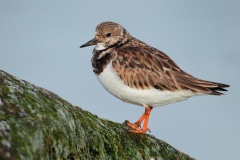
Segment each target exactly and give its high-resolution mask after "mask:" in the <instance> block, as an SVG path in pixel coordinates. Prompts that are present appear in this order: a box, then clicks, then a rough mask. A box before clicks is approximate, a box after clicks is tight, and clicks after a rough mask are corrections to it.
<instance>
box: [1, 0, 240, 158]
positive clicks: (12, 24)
mask: <svg viewBox="0 0 240 160" xmlns="http://www.w3.org/2000/svg"><path fill="white" fill-rule="evenodd" d="M239 8H240V1H238V0H202V1H193V0H186V1H179V0H172V1H163V0H158V1H157V0H153V1H137V0H132V1H126V0H122V1H110V0H104V1H93V0H88V1H87V0H72V1H57V0H51V1H48V0H41V1H28V0H22V1H19V0H8V1H6V0H2V1H0V69H1V70H4V71H6V72H8V73H10V74H13V75H15V76H17V77H19V78H21V79H24V80H27V81H29V82H30V83H33V84H35V85H37V86H40V87H43V88H46V89H48V90H50V91H52V92H55V93H56V94H58V95H59V96H61V97H62V98H64V99H65V100H67V101H69V102H70V103H72V104H73V105H77V106H80V107H82V108H83V109H85V110H88V111H90V112H92V113H93V114H96V115H98V116H99V117H101V118H105V119H109V120H111V121H115V122H119V123H122V122H124V120H126V119H128V120H130V121H132V122H135V121H136V120H137V119H138V118H139V116H141V114H142V113H143V112H144V108H142V107H139V106H135V105H131V104H127V103H124V102H122V101H120V100H118V99H117V98H115V97H113V96H112V95H110V94H109V93H108V92H107V91H106V90H105V89H104V88H103V87H102V86H101V85H100V83H99V82H98V81H97V79H96V77H95V75H94V74H93V72H92V67H91V56H92V50H93V47H88V48H83V49H80V48H79V46H80V45H82V44H84V43H85V42H87V41H88V40H90V39H92V38H93V37H94V32H95V27H96V25H97V24H99V23H100V22H103V21H114V22H117V23H119V24H121V25H122V26H124V27H125V28H126V29H127V30H128V31H129V32H130V33H131V35H133V36H134V37H136V38H138V39H140V40H142V41H144V42H146V43H148V44H150V45H152V46H153V47H156V48H158V49H160V50H162V51H163V52H165V53H166V54H168V55H169V56H170V57H171V58H172V59H173V60H174V61H175V62H176V63H177V64H178V65H179V66H180V67H181V68H182V69H183V70H185V71H187V72H188V73H190V74H192V75H193V76H196V77H199V78H202V79H206V80H210V81H215V82H221V83H226V84H229V85H231V87H230V88H229V91H228V92H226V95H224V96H200V97H194V98H191V99H189V100H187V101H184V102H180V103H175V104H171V105H167V106H164V107H159V108H155V109H154V110H153V111H152V113H151V117H150V122H149V128H150V129H151V131H152V132H151V133H149V134H151V135H153V136H155V137H157V138H159V139H161V140H164V141H166V142H167V143H169V144H171V145H172V146H174V147H175V148H177V149H179V150H180V151H182V152H185V153H187V154H189V155H190V156H192V157H194V158H196V159H199V160H200V159H202V160H213V159H218V160H226V159H239V153H240V147H239V144H240V138H239V135H240V102H239V98H240V96H239V89H240V85H239V83H240V71H239V69H240V47H239V46H240V9H239Z"/></svg>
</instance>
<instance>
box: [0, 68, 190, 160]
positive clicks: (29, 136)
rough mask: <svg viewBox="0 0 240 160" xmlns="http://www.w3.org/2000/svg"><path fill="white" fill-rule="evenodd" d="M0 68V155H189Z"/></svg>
mask: <svg viewBox="0 0 240 160" xmlns="http://www.w3.org/2000/svg"><path fill="white" fill-rule="evenodd" d="M128 130H129V128H127V127H126V126H125V125H122V124H119V123H115V122H112V121H109V120H105V119H101V118H98V117H97V116H96V115H93V114H91V113H89V112H88V111H85V110H83V109H81V108H80V107H77V106H73V105H72V104H70V103H69V102H67V101H65V100H63V99H62V98H61V97H59V96H58V95H56V94H54V93H52V92H50V91H47V90H45V89H43V88H41V87H37V86H35V85H33V84H30V83H28V82H27V81H24V80H21V79H19V78H16V77H14V76H12V75H10V74H8V73H6V72H4V71H1V70H0V159H1V160H2V159H3V160H4V159H13V160H18V159H30V160H35V159H36V160H47V159H59V160H60V159H70V160H78V159H80V160H82V159H86V160H90V159H98V160H99V159H103V160H107V159H117V160H127V159H136V160H141V159H144V160H145V159H146V160H150V159H151V160H170V159H174V160H191V159H193V158H191V157H189V156H188V155H186V154H184V153H182V152H180V151H178V150H176V149H175V148H173V147H172V146H170V145H169V144H167V143H165V142H164V141H161V140H158V139H157V138H155V137H153V136H150V135H147V134H146V135H139V134H132V133H129V132H128Z"/></svg>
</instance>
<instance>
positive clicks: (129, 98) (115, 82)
mask: <svg viewBox="0 0 240 160" xmlns="http://www.w3.org/2000/svg"><path fill="white" fill-rule="evenodd" d="M97 78H98V80H99V82H100V83H101V84H102V85H103V87H104V88H105V89H106V90H107V91H108V92H110V93H111V94H112V95H114V96H115V97H117V98H119V99H121V100H122V101H125V102H129V103H132V104H136V105H141V106H147V105H148V106H152V107H157V106H163V105H166V104H169V103H174V102H177V101H183V100H185V99H187V98H189V97H191V96H194V95H195V94H194V93H193V92H191V91H188V90H179V91H161V90H158V89H155V88H150V89H144V90H143V89H135V88H131V87H129V86H128V85H126V84H125V83H124V81H123V80H121V79H120V77H119V76H118V75H117V73H116V72H115V71H114V69H113V67H112V64H111V63H109V64H108V65H107V66H106V68H105V69H104V70H103V72H102V73H100V75H98V76H97Z"/></svg>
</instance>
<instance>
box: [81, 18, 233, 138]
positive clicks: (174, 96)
mask: <svg viewBox="0 0 240 160" xmlns="http://www.w3.org/2000/svg"><path fill="white" fill-rule="evenodd" d="M91 45H96V46H95V48H94V50H93V57H92V67H93V72H94V73H95V74H96V76H97V78H98V80H99V82H100V83H101V84H102V85H103V87H104V88H105V89H106V90H107V91H108V92H110V93H111V94H112V95H114V96H115V97H117V98H119V99H121V100H122V101H125V102H128V103H132V104H135V105H140V106H143V107H145V112H144V113H143V115H142V116H141V117H140V118H139V120H138V121H137V122H135V123H130V122H129V121H128V120H126V121H125V124H126V125H127V126H129V127H130V128H131V130H130V132H133V133H142V134H144V133H146V131H150V130H149V128H148V127H147V125H148V119H149V116H150V112H151V110H152V109H153V108H154V107H158V106H163V105H166V104H169V103H174V102H178V101H183V100H186V99H187V98H189V97H192V96H196V95H205V94H209V95H221V94H222V93H221V92H219V91H227V90H226V89H224V88H225V87H229V85H227V84H221V83H216V82H211V81H205V80H201V79H199V78H196V77H193V76H192V75H190V74H188V73H187V72H185V71H183V70H182V69H181V68H180V67H179V66H178V65H177V64H176V63H175V62H174V61H173V60H172V59H171V58H170V57H169V56H167V55H166V54H165V53H163V52H162V51H160V50H158V49H156V48H154V47H152V46H150V45H148V44H146V43H144V42H142V41H140V40H138V39H136V38H134V37H132V36H131V35H130V34H129V33H128V31H127V30H126V29H125V28H124V27H122V26H121V25H119V24H117V23H114V22H103V23H100V24H99V25H98V26H97V27H96V32H95V38H93V39H92V40H90V41H88V42H87V43H85V44H83V45H82V46H80V48H83V47H87V46H91ZM142 121H144V124H143V127H142V128H141V123H142Z"/></svg>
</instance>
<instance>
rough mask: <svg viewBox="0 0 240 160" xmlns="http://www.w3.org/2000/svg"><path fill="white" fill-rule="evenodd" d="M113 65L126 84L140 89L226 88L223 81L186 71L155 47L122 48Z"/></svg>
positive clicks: (197, 89) (207, 89) (204, 90)
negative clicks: (197, 75)
mask: <svg viewBox="0 0 240 160" xmlns="http://www.w3.org/2000/svg"><path fill="white" fill-rule="evenodd" d="M113 67H114V69H115V70H116V72H117V73H118V75H119V76H120V78H121V79H122V80H123V81H124V83H125V84H127V85H129V86H130V87H133V88H137V89H147V88H150V87H153V88H156V89H159V90H169V91H175V90H181V89H184V90H191V91H193V92H203V93H208V94H218V93H219V92H216V90H222V91H223V90H224V89H222V88H224V86H221V85H222V84H219V83H214V82H209V81H204V80H201V79H198V78H195V77H193V76H191V75H190V74H188V73H186V72H184V71H183V70H182V69H181V68H180V67H178V66H177V64H176V63H175V62H174V61H173V60H172V59H171V58H170V57H168V56H167V55H166V54H164V53H163V52H161V51H159V50H157V49H155V48H150V47H149V48H138V47H127V48H119V49H118V50H117V56H116V59H115V60H114V61H113ZM225 87H227V86H225ZM219 94H221V93H219Z"/></svg>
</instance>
